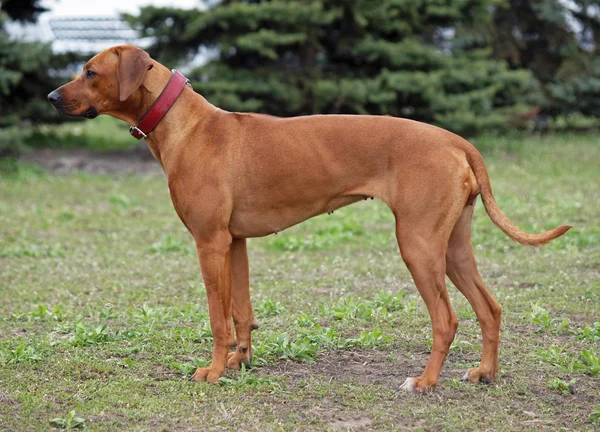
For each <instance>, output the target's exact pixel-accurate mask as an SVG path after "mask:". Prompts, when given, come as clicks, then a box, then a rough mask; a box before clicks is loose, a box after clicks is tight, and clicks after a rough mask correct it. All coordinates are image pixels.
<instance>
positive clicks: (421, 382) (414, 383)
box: [399, 378, 437, 393]
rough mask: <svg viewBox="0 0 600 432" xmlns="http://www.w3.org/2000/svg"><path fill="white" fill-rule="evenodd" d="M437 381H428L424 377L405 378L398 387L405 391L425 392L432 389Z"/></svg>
mask: <svg viewBox="0 0 600 432" xmlns="http://www.w3.org/2000/svg"><path fill="white" fill-rule="evenodd" d="M436 384H437V383H435V382H430V381H428V380H426V379H424V378H406V381H404V384H402V385H401V386H400V388H399V390H401V391H405V392H418V393H421V392H425V391H429V390H433V389H434V388H435V386H436Z"/></svg>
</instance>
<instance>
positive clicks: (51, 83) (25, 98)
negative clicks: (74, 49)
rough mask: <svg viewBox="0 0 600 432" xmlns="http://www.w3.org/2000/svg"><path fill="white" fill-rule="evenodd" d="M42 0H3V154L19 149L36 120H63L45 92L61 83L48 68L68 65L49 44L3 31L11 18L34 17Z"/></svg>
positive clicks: (0, 45)
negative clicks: (11, 0)
mask: <svg viewBox="0 0 600 432" xmlns="http://www.w3.org/2000/svg"><path fill="white" fill-rule="evenodd" d="M38 3H39V0H33V1H19V2H14V1H13V2H10V1H9V2H4V3H2V5H1V8H0V156H1V155H3V154H7V153H12V152H14V151H16V150H18V149H20V148H21V147H22V145H23V141H24V140H25V139H26V138H27V136H28V135H29V134H31V132H32V129H31V128H29V127H27V126H30V125H32V124H33V125H35V124H37V123H40V122H43V123H50V122H61V121H64V120H65V118H64V117H63V116H59V115H58V114H57V113H56V112H55V110H54V109H52V107H50V106H49V105H48V102H47V100H46V95H47V94H48V92H49V91H50V90H52V89H54V88H56V87H57V86H58V85H59V82H58V81H57V80H56V78H53V77H51V76H50V74H49V71H50V70H51V69H53V68H59V67H60V66H62V65H64V64H66V57H65V56H60V57H57V56H53V55H52V52H51V49H50V46H49V45H48V44H42V43H24V42H20V41H14V40H11V39H10V38H9V36H8V34H7V33H6V32H5V31H3V23H4V22H5V21H6V20H7V19H8V18H9V15H8V14H9V13H10V14H11V18H13V19H18V20H26V21H27V20H29V21H33V20H35V18H36V16H37V14H38V13H39V12H41V11H43V9H42V8H41V7H40V6H39V4H38Z"/></svg>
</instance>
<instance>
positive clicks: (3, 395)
mask: <svg viewBox="0 0 600 432" xmlns="http://www.w3.org/2000/svg"><path fill="white" fill-rule="evenodd" d="M0 404H3V405H8V406H11V407H15V408H19V407H20V405H19V402H17V401H16V400H14V399H13V398H11V397H10V395H9V394H8V392H7V391H6V390H4V389H2V388H0Z"/></svg>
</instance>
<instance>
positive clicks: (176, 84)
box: [129, 69, 191, 140]
mask: <svg viewBox="0 0 600 432" xmlns="http://www.w3.org/2000/svg"><path fill="white" fill-rule="evenodd" d="M186 84H187V85H190V81H189V80H188V79H187V78H186V77H184V76H183V75H182V74H181V73H180V72H178V71H176V70H175V69H173V74H172V75H171V79H169V82H168V83H167V85H166V87H165V88H164V89H163V91H162V93H161V94H160V95H159V96H158V99H156V100H155V101H154V103H153V104H152V105H151V106H150V108H149V109H148V111H146V114H144V115H143V116H142V119H141V120H140V124H139V125H138V126H137V127H135V126H130V127H129V133H130V134H131V135H133V137H134V138H137V139H139V140H140V139H142V138H146V135H148V134H149V133H150V132H152V130H153V129H154V128H155V127H156V125H157V124H158V123H159V122H160V121H161V120H162V118H163V117H164V116H165V114H166V113H167V112H168V111H169V109H171V107H172V106H173V104H174V103H175V101H176V100H177V98H178V97H179V95H180V94H181V92H182V91H183V88H184V87H185V86H186ZM190 87H191V85H190Z"/></svg>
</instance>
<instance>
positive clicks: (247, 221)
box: [229, 195, 368, 237]
mask: <svg viewBox="0 0 600 432" xmlns="http://www.w3.org/2000/svg"><path fill="white" fill-rule="evenodd" d="M366 198H368V195H346V196H340V197H335V198H332V199H322V200H317V201H315V202H296V203H293V204H291V203H287V204H285V205H277V204H279V203H276V205H270V206H263V205H257V206H255V207H249V208H242V209H236V210H235V211H234V212H233V214H232V215H231V219H230V223H229V231H230V233H231V235H232V236H233V237H263V236H267V235H269V234H277V233H278V232H281V231H283V230H285V229H287V228H289V227H291V226H294V225H296V224H299V223H301V222H303V221H305V220H307V219H310V218H312V217H314V216H317V215H320V214H323V213H331V212H333V211H334V210H337V209H339V208H341V207H344V206H347V205H349V204H352V203H355V202H357V201H360V200H363V199H366Z"/></svg>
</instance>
